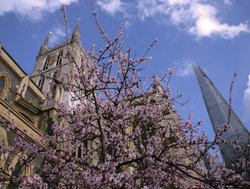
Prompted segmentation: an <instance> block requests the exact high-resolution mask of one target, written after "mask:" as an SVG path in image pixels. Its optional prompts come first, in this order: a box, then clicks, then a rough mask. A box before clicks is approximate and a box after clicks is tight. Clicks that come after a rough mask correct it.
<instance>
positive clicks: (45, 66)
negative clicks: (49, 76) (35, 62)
mask: <svg viewBox="0 0 250 189" xmlns="http://www.w3.org/2000/svg"><path fill="white" fill-rule="evenodd" d="M49 62H50V57H49V56H48V57H47V58H46V60H45V63H44V66H43V71H44V70H47V69H48V68H49Z"/></svg>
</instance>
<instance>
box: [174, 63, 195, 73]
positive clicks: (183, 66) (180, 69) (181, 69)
mask: <svg viewBox="0 0 250 189" xmlns="http://www.w3.org/2000/svg"><path fill="white" fill-rule="evenodd" d="M194 63H195V62H194V61H190V60H185V61H183V63H178V65H177V68H176V75H177V76H180V77H187V76H191V75H193V74H194V71H193V64H194Z"/></svg>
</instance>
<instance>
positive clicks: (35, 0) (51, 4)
mask: <svg viewBox="0 0 250 189" xmlns="http://www.w3.org/2000/svg"><path fill="white" fill-rule="evenodd" d="M75 2H78V0H53V1H52V0H7V1H6V0H0V16H3V15H5V14H6V13H15V14H17V15H20V16H21V17H23V18H26V19H29V20H39V19H42V18H43V16H44V15H45V14H46V13H53V12H55V11H56V10H57V9H58V8H59V7H60V6H61V5H62V4H64V5H70V4H71V3H75Z"/></svg>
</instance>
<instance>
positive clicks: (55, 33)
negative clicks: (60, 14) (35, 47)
mask: <svg viewBox="0 0 250 189" xmlns="http://www.w3.org/2000/svg"><path fill="white" fill-rule="evenodd" d="M50 33H51V36H50V38H49V45H50V46H54V45H56V44H58V43H59V42H60V41H63V40H64V38H65V36H66V34H65V30H64V29H63V28H60V27H57V28H53V30H52V31H51V32H50Z"/></svg>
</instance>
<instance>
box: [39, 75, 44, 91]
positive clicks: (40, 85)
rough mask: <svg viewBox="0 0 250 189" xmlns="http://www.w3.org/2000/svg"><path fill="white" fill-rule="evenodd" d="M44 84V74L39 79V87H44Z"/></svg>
mask: <svg viewBox="0 0 250 189" xmlns="http://www.w3.org/2000/svg"><path fill="white" fill-rule="evenodd" d="M43 84H44V76H41V78H40V79H39V81H38V87H39V89H42V88H43Z"/></svg>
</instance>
